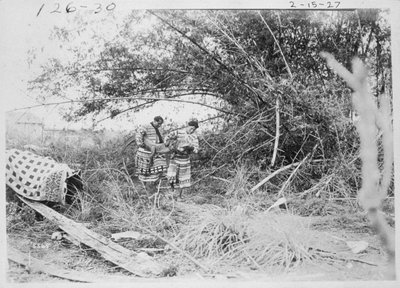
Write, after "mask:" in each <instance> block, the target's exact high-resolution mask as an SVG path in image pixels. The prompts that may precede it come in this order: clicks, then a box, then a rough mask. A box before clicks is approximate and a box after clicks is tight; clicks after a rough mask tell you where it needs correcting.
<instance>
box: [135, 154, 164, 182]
mask: <svg viewBox="0 0 400 288" xmlns="http://www.w3.org/2000/svg"><path fill="white" fill-rule="evenodd" d="M150 158H151V153H150V151H147V150H145V149H143V148H139V149H138V151H137V152H136V158H135V162H136V163H135V164H136V174H137V176H138V178H139V180H140V181H143V182H154V181H157V180H159V179H160V178H161V177H162V176H165V174H166V172H167V160H166V159H165V157H164V156H163V155H160V154H156V155H154V159H153V165H150V162H151V159H150Z"/></svg>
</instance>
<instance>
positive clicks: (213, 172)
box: [192, 163, 227, 185]
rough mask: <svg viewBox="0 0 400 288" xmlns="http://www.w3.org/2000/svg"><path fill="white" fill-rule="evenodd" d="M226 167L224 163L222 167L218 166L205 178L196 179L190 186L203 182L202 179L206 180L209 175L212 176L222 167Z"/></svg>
mask: <svg viewBox="0 0 400 288" xmlns="http://www.w3.org/2000/svg"><path fill="white" fill-rule="evenodd" d="M226 165H227V164H226V163H225V164H223V165H221V166H219V167H218V168H215V169H214V170H213V171H212V172H210V173H208V174H207V175H206V176H204V177H202V178H200V179H198V180H197V181H195V182H193V184H192V185H194V184H196V183H198V182H200V181H201V180H203V179H205V178H207V177H208V176H210V175H212V174H214V173H215V172H216V171H217V170H219V169H221V168H222V167H225V166H226Z"/></svg>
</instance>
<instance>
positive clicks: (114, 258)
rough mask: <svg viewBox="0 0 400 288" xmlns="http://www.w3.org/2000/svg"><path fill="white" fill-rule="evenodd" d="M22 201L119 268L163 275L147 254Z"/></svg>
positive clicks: (57, 214) (36, 204) (48, 209)
mask: <svg viewBox="0 0 400 288" xmlns="http://www.w3.org/2000/svg"><path fill="white" fill-rule="evenodd" d="M20 199H21V200H22V201H23V202H25V203H26V204H27V205H29V206H30V207H32V208H33V209H34V210H36V211H37V212H39V213H40V214H42V215H43V216H45V217H46V218H47V219H49V220H50V221H52V222H54V223H56V224H57V225H58V226H59V227H60V228H61V229H62V230H63V231H65V232H66V233H68V234H69V235H70V236H71V237H73V238H75V240H77V241H79V242H80V243H83V244H85V245H87V246H89V247H91V248H93V249H95V250H96V251H97V252H99V253H100V254H101V255H102V256H103V257H104V258H105V259H106V260H108V261H111V262H113V263H114V264H116V265H117V266H119V267H121V268H124V269H126V270H127V271H129V272H131V273H133V274H135V275H137V276H140V277H151V276H158V275H160V274H161V273H162V271H163V267H162V266H161V265H160V264H158V263H157V262H155V261H153V259H152V258H151V257H150V256H149V255H147V254H146V253H144V252H141V253H136V252H134V251H131V250H129V249H126V248H124V247H122V246H121V245H119V244H117V243H114V242H113V241H111V240H110V239H107V238H106V237H104V236H102V235H100V234H97V233H95V232H93V231H91V230H89V229H88V228H86V227H85V226H84V225H82V224H80V223H76V222H74V221H73V220H71V219H68V218H67V217H65V216H63V215H61V214H59V213H57V212H56V211H54V210H53V209H51V208H49V207H47V206H46V205H44V204H42V203H40V202H35V201H31V200H28V199H25V198H22V197H20Z"/></svg>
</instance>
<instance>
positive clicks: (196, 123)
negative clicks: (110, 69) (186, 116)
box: [188, 119, 199, 129]
mask: <svg viewBox="0 0 400 288" xmlns="http://www.w3.org/2000/svg"><path fill="white" fill-rule="evenodd" d="M188 125H189V126H193V127H196V129H197V128H199V121H197V119H192V120H190V121H189V122H188Z"/></svg>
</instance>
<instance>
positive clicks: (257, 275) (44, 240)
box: [7, 216, 388, 283]
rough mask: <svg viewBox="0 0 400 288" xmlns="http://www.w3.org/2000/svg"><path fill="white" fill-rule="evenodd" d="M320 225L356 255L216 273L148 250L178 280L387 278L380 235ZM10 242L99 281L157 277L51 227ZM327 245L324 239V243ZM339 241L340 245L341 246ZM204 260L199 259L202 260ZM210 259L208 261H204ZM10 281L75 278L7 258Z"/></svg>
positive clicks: (326, 222) (322, 221)
mask: <svg viewBox="0 0 400 288" xmlns="http://www.w3.org/2000/svg"><path fill="white" fill-rule="evenodd" d="M313 221H315V223H316V226H315V227H317V228H316V229H318V230H320V231H325V232H326V233H329V234H330V235H332V237H333V239H334V243H335V247H334V248H333V247H326V248H328V249H329V248H331V249H335V251H337V252H346V253H347V254H346V255H348V256H349V257H348V258H354V259H347V260H343V261H341V262H339V263H334V264H328V263H321V262H319V263H304V264H302V265H300V266H299V267H297V268H296V269H294V270H292V271H287V272H276V271H274V272H259V271H253V270H251V269H250V268H247V267H230V266H226V265H225V266H224V264H223V263H221V267H220V269H218V272H216V273H214V274H207V273H203V272H202V271H201V270H200V269H199V268H198V267H196V266H195V264H193V263H192V262H190V261H189V260H188V259H186V258H185V257H183V256H182V255H180V254H179V253H178V252H176V251H172V250H168V251H164V252H161V253H150V254H149V255H150V256H152V257H153V258H154V260H155V261H159V262H161V263H164V264H169V265H170V266H171V267H176V273H174V274H175V275H174V276H173V277H163V278H157V279H156V281H166V282H169V281H180V280H185V279H196V281H201V280H210V279H215V280H229V281H237V280H239V281H255V280H256V281H331V280H332V281H357V280H364V281H365V280H386V279H388V274H387V267H386V256H385V253H384V251H383V250H382V249H381V244H380V242H379V239H378V237H377V236H376V235H374V233H372V232H371V231H368V229H367V230H365V229H360V227H363V226H357V229H355V228H354V227H355V226H353V225H352V223H350V224H349V223H347V224H346V225H347V226H346V225H344V226H343V227H342V228H340V227H337V226H339V225H336V226H335V221H336V220H335V218H334V217H331V216H326V217H317V218H315V220H313ZM7 238H8V245H11V246H12V247H13V248H15V249H17V250H19V251H21V252H23V253H26V254H28V255H30V256H32V257H34V258H36V259H40V260H42V261H44V262H46V263H51V264H54V265H53V267H59V268H61V269H68V270H72V271H78V272H85V273H89V274H90V275H92V276H94V277H93V279H102V280H99V282H103V281H104V282H107V281H112V282H125V281H128V282H136V281H152V280H153V281H154V280H155V279H143V278H139V277H135V276H134V275H132V274H130V273H129V272H126V271H125V270H123V269H121V268H119V267H117V266H115V265H114V264H113V263H111V262H108V261H105V260H104V259H103V258H102V257H101V256H100V255H99V254H98V253H97V252H96V251H93V250H91V249H84V248H82V247H78V246H76V245H73V244H72V243H70V242H68V241H67V240H65V239H62V240H58V241H57V240H51V233H50V232H48V233H47V234H41V235H40V237H36V236H35V235H32V234H29V233H18V234H16V233H9V234H8V235H7ZM343 239H344V240H346V241H347V240H349V241H350V240H351V241H361V240H363V241H366V242H368V244H369V246H368V248H367V249H366V250H365V251H363V252H361V253H359V254H352V253H351V251H349V248H348V247H346V244H345V241H343ZM321 244H322V245H324V243H321ZM338 247H339V250H341V251H338ZM199 261H200V262H201V261H202V260H201V259H200V260H199ZM202 264H203V265H206V264H207V263H204V262H203V263H202ZM7 281H8V282H9V283H30V282H51V283H53V282H74V281H71V280H68V279H63V278H59V277H55V276H51V275H48V274H44V273H39V272H34V271H32V269H30V267H26V266H23V265H20V264H17V263H15V262H13V261H10V260H9V261H8V271H7Z"/></svg>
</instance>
